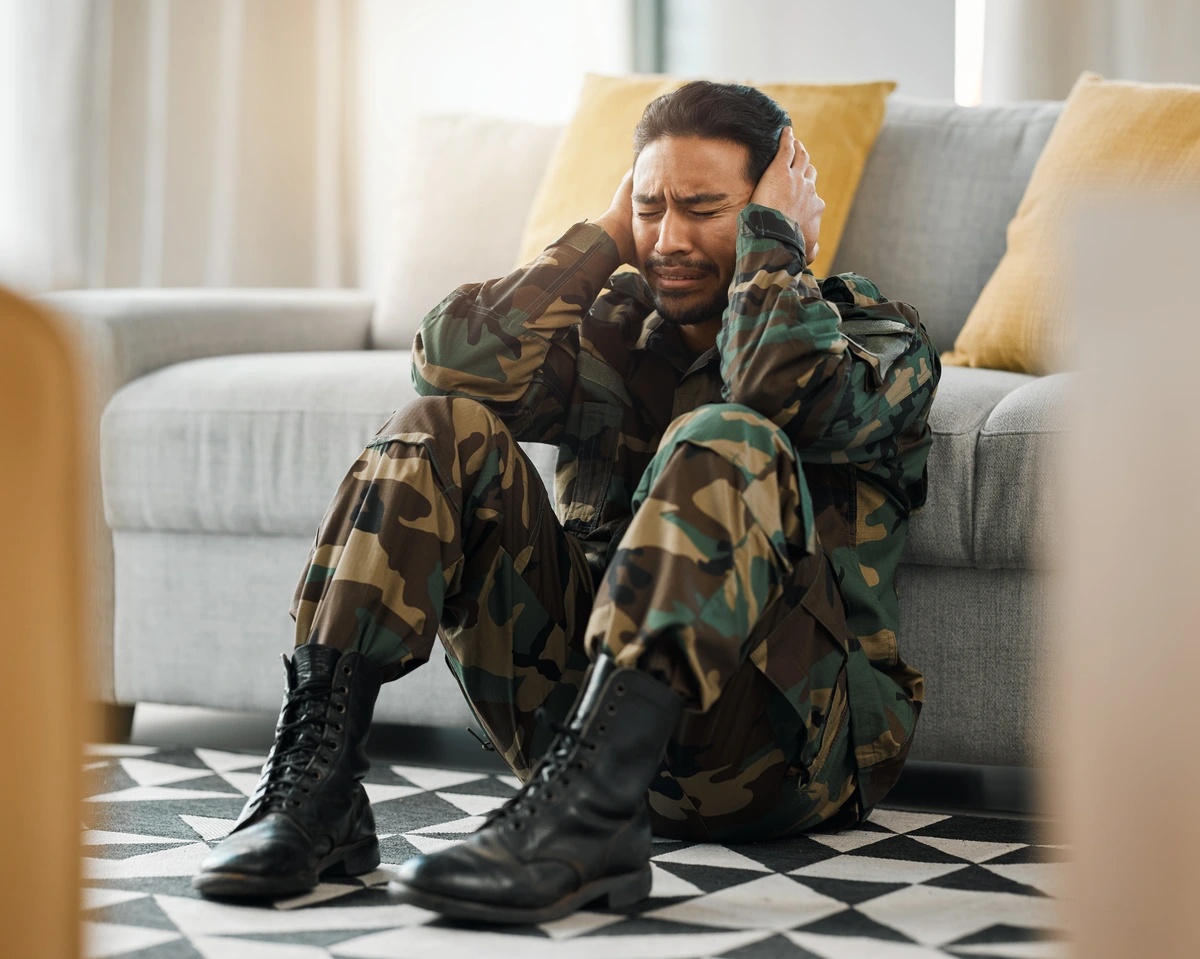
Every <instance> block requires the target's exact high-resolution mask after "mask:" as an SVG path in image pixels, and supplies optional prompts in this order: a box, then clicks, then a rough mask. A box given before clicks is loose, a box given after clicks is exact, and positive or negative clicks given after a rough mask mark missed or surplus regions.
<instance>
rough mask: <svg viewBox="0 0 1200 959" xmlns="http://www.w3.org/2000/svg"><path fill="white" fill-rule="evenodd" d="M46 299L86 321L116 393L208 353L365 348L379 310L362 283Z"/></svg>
mask: <svg viewBox="0 0 1200 959" xmlns="http://www.w3.org/2000/svg"><path fill="white" fill-rule="evenodd" d="M41 301H42V302H43V303H44V304H45V305H47V306H49V307H50V308H51V309H54V310H57V311H58V312H59V313H61V314H63V316H64V317H65V318H66V319H67V320H68V321H69V322H71V323H72V325H75V326H77V327H78V329H79V331H80V333H81V336H82V338H83V340H84V347H85V349H86V351H87V354H88V358H89V360H90V361H91V363H92V369H93V374H94V375H96V376H97V377H98V378H99V380H100V382H99V383H97V384H96V385H97V386H98V387H99V388H100V391H101V392H102V393H109V394H111V393H112V392H113V391H115V390H116V389H118V388H119V387H121V386H123V385H124V384H126V383H128V382H129V381H130V380H134V379H137V378H138V377H139V376H144V375H145V374H147V373H151V372H153V371H154V370H157V369H161V368H162V367H164V366H169V365H171V364H172V363H182V362H185V361H186V360H195V359H200V358H202V357H206V356H226V355H233V354H236V353H284V352H289V351H292V350H365V349H367V348H368V340H369V330H370V326H371V313H372V311H373V309H374V300H373V298H372V297H371V296H370V295H368V294H366V293H362V292H359V291H357V290H205V289H197V290H187V289H170V290H70V291H65V292H60V293H50V294H47V295H45V296H43V297H41Z"/></svg>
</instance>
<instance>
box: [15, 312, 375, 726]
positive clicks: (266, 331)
mask: <svg viewBox="0 0 1200 959" xmlns="http://www.w3.org/2000/svg"><path fill="white" fill-rule="evenodd" d="M39 300H40V302H41V304H42V305H43V306H45V307H48V308H49V309H51V310H53V311H55V312H56V313H58V314H59V315H60V316H61V317H62V318H63V319H64V320H65V321H66V326H67V327H68V328H69V329H71V330H72V332H73V333H74V335H75V339H76V341H77V343H78V346H79V348H80V351H81V353H82V355H83V357H84V359H85V362H86V364H87V372H88V374H89V379H90V382H88V383H86V384H85V385H84V390H83V393H84V397H85V402H86V409H85V411H84V423H83V425H82V432H83V435H84V436H86V437H88V438H89V440H90V442H92V443H95V442H96V440H97V437H98V435H99V425H100V415H101V413H102V412H103V411H104V407H105V406H106V405H107V404H108V401H109V399H110V397H111V396H112V395H113V393H115V392H116V391H117V390H119V389H120V388H121V387H122V386H124V385H125V384H126V383H128V382H130V381H131V380H135V379H137V378H138V377H140V376H144V375H146V374H147V373H151V372H153V371H154V370H157V369H161V368H162V367H164V366H169V365H171V364H173V363H182V362H185V361H187V360H195V359H201V358H203V357H207V356H222V355H230V354H237V353H267V352H270V353H280V352H290V351H303V350H362V349H367V347H368V343H369V330H370V325H371V314H372V311H373V309H374V302H373V299H372V298H371V297H370V296H369V295H367V294H365V293H361V292H358V291H354V290H187V289H171V290H76V291H66V292H60V293H50V294H46V295H44V296H42V297H39ZM87 487H88V497H89V502H88V513H89V530H88V531H87V532H88V535H89V552H90V554H91V557H90V558H91V562H90V564H89V571H90V573H91V576H90V592H91V596H90V597H89V616H88V632H89V635H88V647H89V651H90V655H89V657H88V660H89V662H88V671H89V673H90V674H91V691H92V695H93V696H95V697H97V698H99V699H100V700H101V701H103V702H113V701H114V700H115V684H114V660H113V656H114V650H113V546H112V534H111V532H110V531H109V528H108V524H107V523H106V522H105V520H104V509H103V505H102V504H103V496H102V492H101V487H100V476H99V471H98V470H94V471H93V475H92V476H90V477H88V482H87Z"/></svg>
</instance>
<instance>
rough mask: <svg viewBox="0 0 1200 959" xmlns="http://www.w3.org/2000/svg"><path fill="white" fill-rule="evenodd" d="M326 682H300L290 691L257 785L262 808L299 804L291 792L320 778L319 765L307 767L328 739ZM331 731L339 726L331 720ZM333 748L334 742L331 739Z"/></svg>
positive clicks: (304, 787) (307, 788)
mask: <svg viewBox="0 0 1200 959" xmlns="http://www.w3.org/2000/svg"><path fill="white" fill-rule="evenodd" d="M329 691H330V689H329V684H328V683H324V682H318V683H303V684H301V685H300V686H298V687H296V690H295V691H294V692H293V693H292V696H291V702H289V703H288V712H287V714H288V715H291V716H292V717H293V718H292V719H286V720H285V721H284V722H283V723H282V724H281V725H280V726H279V729H278V731H277V732H276V736H275V741H276V747H275V756H274V758H273V760H272V762H271V763H270V765H269V766H268V767H267V768H266V769H264V770H263V779H262V784H261V785H260V788H261V789H262V790H263V799H262V805H261V808H262V809H263V810H266V809H268V808H272V807H274V808H278V807H282V806H289V805H299V803H298V802H297V800H295V799H293V798H291V793H292V791H293V790H295V789H299V791H300V792H302V793H305V794H307V793H309V792H310V783H311V782H313V781H315V780H319V779H320V778H321V771H320V770H319V769H312V768H309V767H310V765H311V760H312V758H313V755H314V754H315V753H316V752H317V750H319V749H320V748H321V746H323V745H325V744H326V743H327V742H328V741H327V740H326V739H325V726H326V711H327V709H328V707H329ZM331 728H332V729H333V731H334V732H338V731H340V728H341V727H340V726H338V725H335V724H331ZM332 745H333V746H334V748H336V747H337V743H336V742H334V743H332Z"/></svg>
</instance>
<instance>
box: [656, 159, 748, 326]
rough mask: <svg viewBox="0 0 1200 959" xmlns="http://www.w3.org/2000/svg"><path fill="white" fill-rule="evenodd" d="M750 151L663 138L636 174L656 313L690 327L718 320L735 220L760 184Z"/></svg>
mask: <svg viewBox="0 0 1200 959" xmlns="http://www.w3.org/2000/svg"><path fill="white" fill-rule="evenodd" d="M748 155H749V150H748V148H747V147H745V146H743V145H742V144H740V143H732V142H729V141H727V140H709V139H704V138H701V137H662V138H660V139H658V140H654V141H653V142H651V143H650V144H649V145H648V146H646V147H645V148H644V149H643V150H642V152H641V153H640V154H639V155H638V158H637V163H636V165H635V166H634V170H633V240H634V244H635V246H636V247H637V266H638V269H639V270H641V272H642V276H644V277H645V278H646V282H647V283H649V284H650V290H651V292H652V293H653V295H654V304H655V306H656V308H657V309H658V312H659V313H660V314H662V315H663V316H664V317H666V318H667V319H668V320H670V321H671V322H673V323H676V324H679V325H681V326H689V325H694V324H698V323H704V322H708V321H711V320H717V319H720V317H721V314H722V313H723V312H724V310H725V307H726V305H728V302H729V281H730V279H732V277H733V266H734V260H735V258H736V257H735V254H736V245H737V218H738V214H739V213H740V212H741V211H742V207H744V206H745V205H746V203H747V202H748V201H749V200H750V194H751V193H753V191H754V184H753V183H751V182H750V181H749V180H747V179H746V161H747V159H748Z"/></svg>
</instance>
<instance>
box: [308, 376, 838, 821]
mask: <svg viewBox="0 0 1200 959" xmlns="http://www.w3.org/2000/svg"><path fill="white" fill-rule="evenodd" d="M756 450H757V451H759V452H761V453H762V455H761V456H752V455H751V454H752V453H753V451H756ZM636 495H637V502H638V505H639V506H640V508H639V509H638V511H637V513H636V516H635V518H634V522H633V525H632V526H631V528H630V530H629V532H628V533H627V534H626V536H625V537H624V538H623V539H622V548H621V558H620V559H619V560H618V562H615V563H613V564H612V565H611V566H610V568H609V574H608V576H607V577H606V578H605V580H604V587H603V590H602V593H603V597H604V598H603V599H602V600H601V601H600V602H594V596H593V586H592V579H591V572H590V569H589V566H588V563H587V559H586V556H585V554H584V551H583V548H582V545H581V544H580V543H579V541H578V540H576V539H575V538H574V537H573V536H572V535H571V534H569V533H567V532H566V531H565V530H564V528H563V527H562V525H561V524H560V523H559V522H558V520H557V518H556V517H555V516H554V514H553V511H552V509H551V505H550V500H549V497H548V495H547V493H546V491H545V489H544V487H543V486H542V485H541V482H540V480H539V479H538V478H537V475H536V473H535V472H534V470H533V467H532V465H531V464H530V463H529V460H528V458H527V457H526V455H525V453H524V452H523V451H522V450H521V449H520V447H519V446H517V444H516V441H515V440H514V438H513V436H512V434H511V432H510V431H509V430H508V428H507V427H506V426H505V425H504V423H503V422H502V421H501V420H500V418H499V417H498V416H496V414H495V413H493V412H492V411H491V410H489V409H488V408H487V407H485V406H483V405H482V404H480V403H478V402H476V401H474V400H470V399H465V398H450V397H426V398H422V399H420V400H417V401H416V402H414V403H412V404H410V405H409V406H407V407H405V408H404V409H402V410H400V411H398V412H397V413H395V414H394V415H393V416H392V417H391V419H390V420H389V421H388V422H387V423H386V424H385V425H384V427H383V428H382V429H381V430H380V431H379V433H378V434H377V435H376V436H375V438H374V439H373V440H372V441H371V442H370V443H369V444H368V445H367V448H366V449H365V450H364V451H363V454H362V456H361V457H360V458H359V459H358V461H357V462H356V463H355V464H354V466H353V467H352V468H351V470H350V472H349V473H348V474H347V476H346V478H345V480H344V481H343V483H342V485H341V487H340V488H339V490H338V493H337V495H336V496H335V497H334V500H333V503H332V505H331V507H330V509H329V511H328V512H327V514H326V516H325V518H324V520H323V521H322V524H321V526H320V528H319V530H318V533H317V537H316V540H315V542H314V544H313V548H312V551H311V555H310V560H309V564H308V569H307V572H306V574H305V576H304V577H303V578H302V580H301V582H300V584H299V585H298V587H297V591H296V595H295V598H294V602H293V605H292V615H293V616H294V618H295V619H296V626H297V630H296V632H297V640H298V641H305V642H319V643H324V644H328V645H333V646H336V647H338V648H341V649H358V650H360V651H362V652H364V653H365V654H366V655H368V656H370V657H371V658H372V659H373V660H374V661H375V662H377V663H379V664H381V665H382V666H383V667H384V669H385V675H386V676H387V677H388V678H396V677H399V676H401V675H403V674H405V673H407V672H409V671H411V670H412V669H414V668H416V667H417V666H419V665H421V664H422V663H424V662H425V661H427V660H428V658H429V653H430V650H431V648H432V644H433V641H434V636H435V635H438V634H439V633H440V636H441V639H442V641H443V643H444V645H445V648H446V654H447V662H448V663H449V665H450V666H451V669H452V671H453V672H454V674H455V676H456V677H457V679H458V680H459V683H460V684H461V686H462V688H463V691H464V693H465V694H466V696H467V698H468V701H469V702H470V703H471V706H472V708H473V709H474V711H475V714H476V716H477V718H478V720H479V722H480V724H481V725H482V726H483V728H484V729H485V730H486V732H487V733H488V735H489V736H490V737H491V739H492V742H493V743H494V744H495V745H496V747H497V749H498V751H499V752H500V754H501V755H502V756H503V757H504V759H505V760H506V762H508V764H509V765H510V766H511V767H512V768H513V770H514V771H515V772H516V774H517V775H518V776H520V777H521V778H522V779H524V778H527V777H528V776H529V774H530V773H531V771H532V767H533V766H534V764H535V763H536V761H537V759H538V757H539V756H540V755H541V754H542V753H543V752H544V751H545V749H546V747H547V746H548V745H549V742H550V740H551V739H552V737H553V735H554V732H553V723H552V721H558V722H561V721H563V720H564V719H565V718H566V716H567V714H568V712H569V711H570V707H571V705H572V704H573V702H574V700H575V698H576V695H577V694H578V691H579V689H580V688H581V686H582V683H583V679H584V672H585V670H586V668H587V665H588V661H589V658H590V656H589V654H588V652H587V651H586V650H587V648H588V646H590V647H591V649H592V650H595V649H597V648H600V647H601V646H603V647H605V648H606V649H607V650H608V651H609V652H610V653H612V654H613V655H614V656H615V657H616V658H617V660H618V662H620V663H623V664H628V665H631V666H641V667H644V668H647V669H651V670H659V671H661V672H663V673H664V674H665V675H664V678H665V679H666V680H667V681H669V682H671V683H672V684H673V685H674V686H675V688H677V689H678V690H679V692H680V693H681V694H682V695H683V696H684V697H685V699H686V700H687V701H688V702H689V704H690V705H691V706H692V707H693V712H692V713H690V714H685V718H684V720H683V721H682V722H681V723H680V725H679V727H678V728H677V729H676V731H675V734H674V736H673V737H672V740H671V743H670V744H669V746H668V750H667V756H666V758H665V760H664V763H663V766H662V768H661V770H660V773H659V775H658V777H657V778H656V779H655V781H654V782H653V783H652V784H651V809H652V815H653V817H654V825H655V829H656V831H657V832H659V833H660V834H663V835H670V836H678V837H681V838H682V837H691V838H720V839H724V840H736V839H762V838H768V837H771V836H777V835H784V834H787V833H789V832H793V831H796V830H798V829H807V828H811V827H812V826H814V825H817V824H819V823H821V822H823V821H825V820H828V819H829V818H830V817H833V816H837V815H843V816H845V815H849V816H851V817H852V818H851V819H849V820H847V821H853V818H854V817H856V815H857V813H856V808H857V807H853V806H850V807H849V808H848V800H850V799H852V797H853V791H854V783H855V777H854V768H853V763H852V757H851V755H850V749H849V734H848V722H847V715H846V703H847V689H846V677H845V662H846V648H845V647H846V636H847V632H846V626H845V620H844V617H843V611H842V604H841V599H840V597H839V596H838V594H837V591H836V588H835V587H834V585H833V576H832V572H831V568H830V566H829V564H828V561H827V559H826V557H825V556H824V554H822V553H820V552H818V551H809V550H808V549H807V547H806V545H805V544H806V541H807V538H808V537H807V534H806V533H805V529H806V528H808V529H811V526H812V512H811V508H810V506H809V502H808V498H807V494H806V492H805V486H804V484H803V482H802V477H801V475H800V472H799V468H798V464H797V462H796V460H795V456H794V454H793V453H792V452H791V449H790V444H789V443H788V441H787V439H786V437H784V436H783V435H782V433H781V432H780V431H779V430H778V429H777V428H776V427H775V426H773V425H772V424H770V423H769V422H768V421H767V420H765V419H764V418H763V417H761V416H760V415H758V414H756V413H754V412H753V411H752V410H749V409H747V408H744V407H734V406H728V405H717V406H706V407H703V408H702V409H700V410H698V411H696V412H694V413H691V414H687V415H685V416H684V417H681V418H680V420H679V421H678V422H677V423H676V424H673V426H672V429H671V430H669V431H668V435H667V436H666V437H665V438H664V440H663V444H662V447H661V449H660V451H659V453H658V455H657V456H656V457H655V458H654V460H653V461H652V463H651V468H650V469H649V470H648V471H647V473H646V476H645V477H644V478H643V481H642V484H641V486H639V489H638V491H637V494H636ZM667 504H677V506H676V507H675V508H670V509H668V508H667ZM668 516H669V517H670V518H667V519H665V521H664V518H665V517H668ZM729 520H732V522H730V521H729ZM678 532H682V533H683V535H684V537H685V538H686V540H687V542H689V543H691V544H692V547H691V548H687V549H684V548H682V547H683V542H680V543H678V544H674V543H673V544H672V545H673V546H676V547H679V548H676V549H672V550H669V551H667V552H665V553H664V551H663V550H662V548H661V544H662V541H663V540H664V539H665V540H667V541H668V542H669V541H671V537H672V535H673V534H675V533H678ZM641 537H644V538H645V539H646V540H647V541H648V542H649V543H652V544H653V546H650V547H639V546H637V545H635V544H636V542H637V541H638V539H639V538H641ZM793 542H799V543H800V544H801V546H800V547H798V548H797V547H796V546H794V545H793ZM722 543H723V544H725V549H721V548H719V544H722ZM697 547H701V548H704V549H709V548H712V555H713V557H714V561H712V562H706V561H704V560H703V558H702V556H701V554H700V553H699V552H698V550H697ZM626 551H628V553H629V555H628V557H625V555H624V554H625V552H626ZM660 560H665V561H666V562H667V564H668V565H666V566H659V565H657V564H658V563H659V561H660ZM655 569H657V574H654V572H653V571H654V570H655ZM643 571H648V572H647V573H646V574H645V575H643ZM664 574H665V575H664ZM655 583H659V584H662V583H667V584H671V583H673V584H675V586H676V587H680V588H682V589H683V590H684V592H685V594H688V595H694V596H696V597H697V598H700V599H701V601H700V602H698V603H696V604H695V606H694V608H691V609H690V612H686V613H685V612H684V610H685V608H688V607H685V606H684V605H683V604H680V603H678V602H676V601H675V600H674V599H672V600H671V603H672V611H671V612H668V610H667V609H665V608H664V606H665V604H664V602H663V601H662V600H661V599H660V597H659V595H658V593H657V591H656V590H655V589H654V588H650V589H646V588H642V586H639V585H638V584H650V585H651V586H652V587H653V584H655ZM629 592H632V593H633V594H634V595H632V596H628V595H626V593H629ZM668 592H669V594H670V595H672V596H674V595H675V594H676V593H678V592H679V589H678V588H676V589H670V590H669V591H668ZM593 605H594V608H593ZM638 608H640V609H644V610H645V611H646V613H647V615H646V616H645V617H644V618H643V617H638V618H637V620H636V622H648V623H654V624H657V625H658V628H656V629H653V630H651V631H649V632H647V631H645V630H641V631H639V630H636V629H634V630H630V629H629V628H628V627H629V624H630V622H631V620H630V619H629V617H628V613H629V611H630V610H631V609H638ZM589 613H590V619H589ZM667 615H673V616H674V618H675V619H677V620H679V621H681V622H682V621H686V623H687V627H686V628H680V629H677V630H669V629H668V627H669V624H668V623H667V621H666V619H665V618H664V617H665V616H667ZM439 627H440V628H439ZM668 631H669V632H670V634H671V635H673V636H674V637H676V639H675V642H676V645H675V648H674V649H672V650H668V649H667V648H666V647H665V646H663V645H662V644H659V643H655V642H653V636H661V635H666V634H667V633H668ZM585 637H590V641H588V642H585ZM685 650H687V651H688V652H687V655H689V656H690V657H691V661H690V662H689V663H688V665H687V666H686V667H683V668H680V666H679V664H678V663H679V656H678V655H677V653H678V652H683V651H685ZM696 676H703V677H704V681H703V684H702V686H700V687H697V686H696V685H695V677H696ZM701 710H703V712H701Z"/></svg>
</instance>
